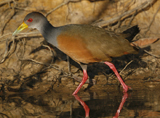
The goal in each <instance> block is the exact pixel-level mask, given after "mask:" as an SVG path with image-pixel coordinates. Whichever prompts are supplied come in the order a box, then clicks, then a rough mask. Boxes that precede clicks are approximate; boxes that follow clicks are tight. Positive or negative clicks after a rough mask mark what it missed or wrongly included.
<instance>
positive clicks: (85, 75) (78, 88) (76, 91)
mask: <svg viewBox="0 0 160 118" xmlns="http://www.w3.org/2000/svg"><path fill="white" fill-rule="evenodd" d="M87 79H88V74H87V70H83V79H82V81H81V83H80V84H79V85H78V87H77V88H76V90H75V91H74V92H73V94H72V95H76V94H77V93H78V91H79V90H80V89H81V87H82V86H83V84H84V83H85V82H86V81H87Z"/></svg>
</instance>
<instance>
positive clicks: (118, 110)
mask: <svg viewBox="0 0 160 118" xmlns="http://www.w3.org/2000/svg"><path fill="white" fill-rule="evenodd" d="M127 98H128V93H124V95H123V97H122V101H121V103H120V105H119V108H118V109H117V112H116V114H115V116H114V117H113V118H118V117H119V114H120V112H121V109H122V108H123V105H124V103H125V101H126V99H127Z"/></svg>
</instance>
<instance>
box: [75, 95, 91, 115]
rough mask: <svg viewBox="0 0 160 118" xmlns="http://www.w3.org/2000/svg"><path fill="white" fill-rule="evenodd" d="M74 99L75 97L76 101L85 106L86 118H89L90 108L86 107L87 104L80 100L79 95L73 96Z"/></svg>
mask: <svg viewBox="0 0 160 118" xmlns="http://www.w3.org/2000/svg"><path fill="white" fill-rule="evenodd" d="M73 96H74V97H75V99H76V100H78V101H79V102H80V103H81V105H82V106H83V108H84V110H85V114H86V115H85V118H89V110H90V109H89V107H88V106H87V105H86V103H85V102H84V101H83V100H81V99H80V98H79V96H78V95H73Z"/></svg>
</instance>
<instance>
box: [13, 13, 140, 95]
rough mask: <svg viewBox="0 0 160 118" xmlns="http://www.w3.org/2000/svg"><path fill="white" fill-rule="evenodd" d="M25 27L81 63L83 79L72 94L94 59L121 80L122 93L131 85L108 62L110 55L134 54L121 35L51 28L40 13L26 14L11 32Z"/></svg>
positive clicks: (90, 28)
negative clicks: (35, 31)
mask: <svg viewBox="0 0 160 118" xmlns="http://www.w3.org/2000/svg"><path fill="white" fill-rule="evenodd" d="M27 27H29V28H36V29H38V30H39V31H40V33H41V34H42V35H43V37H44V38H45V39H46V40H47V41H48V42H49V43H50V44H52V45H54V46H55V47H57V48H58V49H59V50H61V51H62V52H64V53H65V54H67V55H68V56H69V57H71V58H72V59H73V60H74V61H76V62H77V63H79V64H80V66H81V68H82V69H83V79H82V81H81V83H80V84H79V86H78V87H77V89H76V90H75V91H74V92H73V94H74V95H75V94H77V93H78V91H79V90H80V88H81V87H82V85H83V84H84V83H85V82H86V80H87V79H88V74H87V64H89V63H94V62H103V63H105V64H106V65H108V66H109V67H110V68H111V69H112V70H113V71H114V73H115V75H116V76H117V78H118V80H119V81H120V83H121V85H122V87H123V91H124V92H127V91H128V89H129V88H130V87H129V86H127V85H126V84H125V83H124V82H123V80H122V78H121V77H120V75H119V73H118V72H117V70H116V68H115V66H114V65H113V64H112V63H110V61H111V60H112V59H111V58H112V57H119V56H122V55H125V54H131V53H137V50H135V49H134V48H133V47H132V46H131V45H130V43H129V41H128V40H126V39H124V38H123V37H121V36H111V35H110V34H108V33H106V31H105V30H104V29H102V28H98V27H94V26H91V25H79V24H70V25H65V26H61V27H54V26H52V25H51V24H50V23H49V21H48V20H47V18H46V17H45V16H44V15H43V14H41V13H39V12H32V13H29V14H28V15H27V16H26V17H25V19H24V21H23V23H22V24H21V25H20V26H19V27H18V28H17V30H16V31H15V32H14V33H13V35H15V34H17V33H18V32H20V31H22V30H23V29H25V28H27Z"/></svg>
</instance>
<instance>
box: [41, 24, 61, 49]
mask: <svg viewBox="0 0 160 118" xmlns="http://www.w3.org/2000/svg"><path fill="white" fill-rule="evenodd" d="M38 30H39V31H40V33H41V34H42V35H43V37H44V38H45V40H46V41H47V42H48V43H50V44H52V45H54V46H55V47H57V46H58V45H57V40H56V39H57V33H56V32H57V28H56V27H53V26H52V25H51V24H50V23H49V22H48V21H47V22H45V23H43V25H42V26H41V27H39V28H38Z"/></svg>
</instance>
